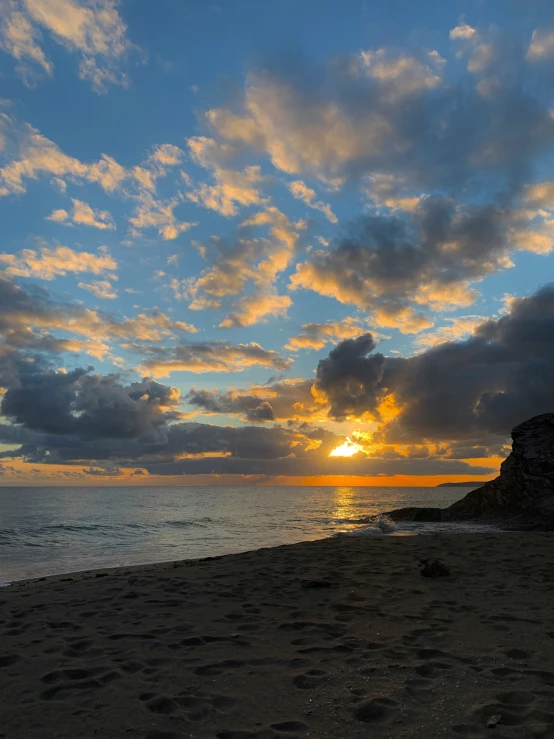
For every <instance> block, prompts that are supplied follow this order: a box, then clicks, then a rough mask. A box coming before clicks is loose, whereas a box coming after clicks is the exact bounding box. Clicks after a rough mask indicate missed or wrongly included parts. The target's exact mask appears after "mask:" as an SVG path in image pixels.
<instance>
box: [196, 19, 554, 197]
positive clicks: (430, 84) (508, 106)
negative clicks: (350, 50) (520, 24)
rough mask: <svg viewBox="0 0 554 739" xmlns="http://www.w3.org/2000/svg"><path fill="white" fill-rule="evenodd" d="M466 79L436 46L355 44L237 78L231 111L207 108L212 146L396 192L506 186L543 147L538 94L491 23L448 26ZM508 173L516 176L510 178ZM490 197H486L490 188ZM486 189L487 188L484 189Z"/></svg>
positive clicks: (540, 85) (514, 48) (514, 46)
mask: <svg viewBox="0 0 554 739" xmlns="http://www.w3.org/2000/svg"><path fill="white" fill-rule="evenodd" d="M451 37H452V38H453V40H455V41H456V43H458V44H461V46H460V54H462V55H467V57H468V60H467V66H468V67H469V68H470V71H469V75H466V77H464V75H463V73H461V74H460V71H459V69H458V68H454V66H453V65H451V64H446V63H445V62H444V60H442V59H441V57H440V56H439V55H438V54H436V53H435V52H431V53H429V54H423V53H422V54H421V55H420V57H418V58H415V57H414V58H411V57H408V56H406V55H404V56H402V55H400V56H398V55H394V54H393V53H392V52H390V51H389V50H386V49H378V50H366V51H362V52H360V53H359V54H356V55H350V56H347V57H344V58H343V59H341V60H338V61H337V60H336V59H333V60H332V61H330V62H329V63H321V64H318V63H315V62H313V63H308V62H306V60H303V62H304V63H303V64H302V65H300V64H298V65H297V71H296V72H295V74H294V75H293V74H288V73H287V72H286V71H283V70H282V69H279V68H275V67H274V68H273V69H262V70H258V71H255V72H252V73H250V74H249V75H248V77H247V79H246V83H245V88H244V94H243V96H242V99H241V100H239V101H238V102H237V104H236V105H235V107H234V108H233V109H228V108H214V109H211V110H209V111H208V112H207V114H206V120H207V123H208V124H209V125H210V126H211V129H212V132H213V136H214V139H215V140H216V141H217V142H218V143H219V144H220V145H221V146H225V145H231V146H233V147H235V148H237V149H239V150H247V151H251V152H252V153H255V154H265V155H266V156H268V157H269V159H270V160H271V162H272V163H273V165H274V166H275V167H276V168H277V169H278V170H280V171H282V172H285V173H288V174H295V175H301V174H302V175H312V176H315V177H318V178H319V179H321V180H322V181H323V182H326V183H332V184H334V185H336V186H340V185H341V184H342V183H345V182H348V181H353V182H357V181H359V180H360V178H362V177H367V176H368V175H373V174H375V173H388V174H391V175H395V176H398V175H402V176H403V177H405V178H406V188H407V189H408V190H412V191H413V190H415V191H416V192H415V193H410V194H409V197H413V196H414V195H415V196H417V195H419V194H420V193H421V192H422V191H424V192H425V191H427V192H429V191H437V190H441V189H446V190H447V192H449V193H450V194H452V195H453V196H454V195H456V196H458V195H460V196H461V195H463V194H466V193H467V190H466V189H465V188H466V185H467V184H471V185H472V186H475V178H476V176H478V175H479V173H482V172H483V171H489V172H491V173H492V172H494V173H496V174H497V175H498V176H499V178H500V179H499V180H493V179H490V180H488V181H487V180H481V186H482V187H483V188H485V189H486V190H489V189H491V188H494V187H496V186H498V185H500V189H502V187H503V185H502V184H501V182H502V179H504V181H505V185H506V186H507V187H509V188H512V189H513V188H514V186H515V187H517V184H518V180H519V181H520V180H521V179H522V178H524V177H525V176H526V174H527V172H528V171H529V162H530V160H531V159H532V158H533V157H535V156H537V155H539V154H540V153H541V152H542V151H544V150H545V148H546V147H548V146H550V145H551V143H552V141H553V137H554V120H553V119H552V117H551V115H550V111H549V105H548V103H547V100H548V99H549V98H548V90H547V89H545V84H547V83H546V82H545V81H544V80H541V79H540V78H539V77H538V76H537V71H536V70H535V69H534V67H532V66H530V65H528V64H527V62H526V61H525V49H524V48H523V47H522V46H521V44H519V45H518V43H516V42H514V41H513V40H512V39H511V37H509V36H508V35H503V34H502V33H501V32H499V31H498V30H495V29H489V30H483V31H477V30H475V29H470V28H469V26H465V25H463V24H462V25H461V26H459V27H458V28H457V29H454V30H453V31H452V32H451ZM516 173H517V176H516ZM490 194H491V193H489V195H490ZM494 194H496V193H492V195H494Z"/></svg>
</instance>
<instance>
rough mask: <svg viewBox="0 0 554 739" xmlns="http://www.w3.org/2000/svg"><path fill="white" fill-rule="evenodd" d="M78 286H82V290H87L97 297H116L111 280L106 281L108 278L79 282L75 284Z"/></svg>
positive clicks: (110, 298) (112, 298)
mask: <svg viewBox="0 0 554 739" xmlns="http://www.w3.org/2000/svg"><path fill="white" fill-rule="evenodd" d="M77 286H78V287H80V288H82V289H83V290H88V291H89V293H92V294H93V295H95V296H96V297H97V298H101V299H106V300H114V299H115V298H117V292H116V290H115V288H114V286H113V285H112V283H111V282H108V280H95V281H94V282H79V283H78V284H77Z"/></svg>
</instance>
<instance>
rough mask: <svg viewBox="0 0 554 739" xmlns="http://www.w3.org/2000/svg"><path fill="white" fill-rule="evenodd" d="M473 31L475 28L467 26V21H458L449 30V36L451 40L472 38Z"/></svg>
mask: <svg viewBox="0 0 554 739" xmlns="http://www.w3.org/2000/svg"><path fill="white" fill-rule="evenodd" d="M475 33H476V31H475V28H472V27H471V26H468V25H467V23H460V25H458V26H456V28H453V29H452V30H451V31H450V38H451V39H452V40H453V41H458V40H459V39H464V40H467V39H470V38H473V36H475Z"/></svg>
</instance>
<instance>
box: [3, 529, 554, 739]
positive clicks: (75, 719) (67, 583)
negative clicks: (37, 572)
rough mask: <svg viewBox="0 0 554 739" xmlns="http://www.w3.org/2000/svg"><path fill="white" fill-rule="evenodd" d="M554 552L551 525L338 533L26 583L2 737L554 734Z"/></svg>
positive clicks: (15, 596) (14, 597)
mask: <svg viewBox="0 0 554 739" xmlns="http://www.w3.org/2000/svg"><path fill="white" fill-rule="evenodd" d="M428 557H431V558H435V557H438V558H442V561H443V562H444V563H445V564H446V565H447V566H448V567H449V568H450V572H451V574H450V576H448V577H441V578H436V579H427V578H424V577H422V576H421V573H420V570H419V568H418V562H419V560H420V559H423V558H428ZM553 557H554V536H553V535H552V534H548V533H528V532H525V533H523V532H522V533H498V534H482V533H481V534H436V535H420V536H410V537H386V536H372V537H336V538H330V539H323V540H319V541H312V542H304V543H300V544H291V545H286V546H279V547H275V548H268V549H260V550H257V551H250V552H245V553H241V554H233V555H227V556H223V557H215V558H207V559H203V560H189V561H182V562H174V563H163V564H157V565H150V566H140V567H123V568H118V569H111V570H103V571H90V572H84V573H80V574H75V575H62V576H55V577H50V578H46V579H44V578H43V579H40V580H27V581H22V582H16V583H13V584H12V585H10V586H8V587H5V588H3V589H1V590H0V667H1V670H0V689H1V695H2V707H1V716H0V736H1V737H3V738H6V739H23V737H25V738H26V739H27V738H28V737H33V739H53V738H54V737H57V738H60V739H62V738H67V739H70V738H71V739H76V738H77V737H87V739H88V738H90V737H95V736H98V737H103V738H105V739H110V738H112V737H113V738H114V739H115V738H116V737H117V738H118V739H119V737H126V736H130V737H140V738H141V739H142V738H144V739H181V738H185V737H199V738H201V737H218V738H220V739H300V738H302V737H308V736H309V737H329V738H331V737H333V738H334V739H337V738H339V737H349V738H351V737H368V736H377V737H395V738H396V737H415V738H416V739H419V738H421V739H423V738H424V737H425V739H429V738H430V737H456V736H460V737H485V736H489V735H490V734H491V733H492V735H493V736H494V737H495V738H496V739H500V737H517V738H518V739H525V738H526V737H529V738H533V739H534V738H537V739H539V738H544V739H549V738H552V737H554V667H553V665H554V609H553V606H554V590H553V587H552V586H553V582H554V571H553V569H552V561H553Z"/></svg>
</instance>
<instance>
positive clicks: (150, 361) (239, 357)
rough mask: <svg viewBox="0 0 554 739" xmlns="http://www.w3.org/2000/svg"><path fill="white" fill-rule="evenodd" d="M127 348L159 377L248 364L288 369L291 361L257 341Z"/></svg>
mask: <svg viewBox="0 0 554 739" xmlns="http://www.w3.org/2000/svg"><path fill="white" fill-rule="evenodd" d="M125 348H126V349H128V350H131V351H135V352H137V353H139V354H141V355H142V356H144V357H145V359H144V360H143V362H142V368H143V369H144V371H145V373H149V374H152V375H154V376H157V377H167V376H168V375H169V374H170V373H171V372H195V373H204V372H240V371H242V370H243V369H246V368H247V367H268V368H271V369H274V370H285V369H287V368H288V367H289V366H290V364H291V363H292V360H290V359H285V358H284V357H282V356H281V355H280V354H279V353H278V352H276V351H273V350H269V349H264V348H263V347H262V346H260V344H257V343H255V342H250V343H249V344H233V343H231V342H229V341H203V342H188V343H186V344H185V343H182V344H178V345H177V346H170V347H164V346H148V345H147V346H145V345H140V344H126V345H125Z"/></svg>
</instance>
